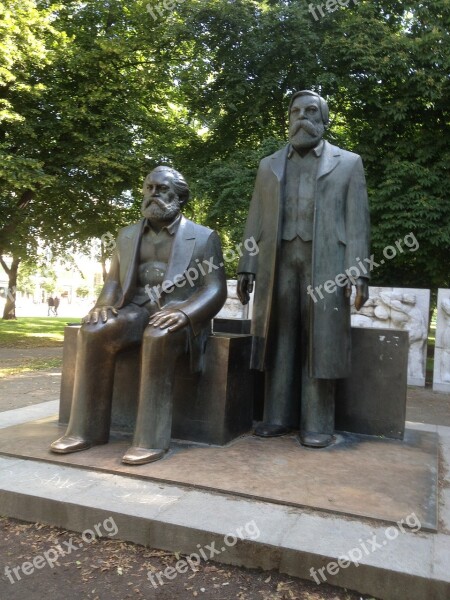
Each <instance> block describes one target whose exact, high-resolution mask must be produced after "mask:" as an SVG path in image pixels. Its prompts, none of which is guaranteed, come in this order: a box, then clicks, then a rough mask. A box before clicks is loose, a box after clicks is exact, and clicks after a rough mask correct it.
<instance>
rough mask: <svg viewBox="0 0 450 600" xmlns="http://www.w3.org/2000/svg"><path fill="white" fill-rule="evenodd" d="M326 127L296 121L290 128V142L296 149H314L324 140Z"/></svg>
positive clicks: (309, 122)
mask: <svg viewBox="0 0 450 600" xmlns="http://www.w3.org/2000/svg"><path fill="white" fill-rule="evenodd" d="M324 132H325V127H324V125H323V124H322V123H317V124H316V123H311V121H306V120H302V121H295V123H293V124H292V125H291V126H290V127H289V140H290V142H291V144H292V145H293V146H294V148H300V149H305V148H314V146H317V144H318V143H319V142H320V140H321V139H322V136H323V134H324Z"/></svg>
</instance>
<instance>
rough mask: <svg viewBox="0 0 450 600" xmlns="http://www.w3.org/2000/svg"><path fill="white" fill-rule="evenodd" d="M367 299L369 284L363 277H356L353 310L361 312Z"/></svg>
mask: <svg viewBox="0 0 450 600" xmlns="http://www.w3.org/2000/svg"><path fill="white" fill-rule="evenodd" d="M368 298H369V283H368V281H367V279H366V278H365V277H358V279H357V280H356V298H355V308H356V310H361V308H362V307H363V306H364V304H365V303H366V302H367V300H368Z"/></svg>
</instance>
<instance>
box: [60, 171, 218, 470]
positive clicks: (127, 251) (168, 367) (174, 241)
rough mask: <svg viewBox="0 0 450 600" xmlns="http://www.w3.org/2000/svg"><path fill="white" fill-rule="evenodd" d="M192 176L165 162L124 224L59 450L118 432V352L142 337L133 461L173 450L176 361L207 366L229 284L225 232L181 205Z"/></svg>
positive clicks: (86, 323)
mask: <svg viewBox="0 0 450 600" xmlns="http://www.w3.org/2000/svg"><path fill="white" fill-rule="evenodd" d="M188 199H189V188H188V185H187V183H186V181H185V179H184V177H183V176H182V175H181V174H180V173H178V172H177V171H175V170H174V169H172V168H170V167H161V166H160V167H157V168H156V169H154V170H153V171H152V172H151V173H150V174H149V175H148V176H147V178H146V179H145V182H144V200H143V202H142V208H141V211H142V215H143V219H142V220H141V221H140V222H138V223H134V224H132V225H129V226H128V227H124V228H123V229H121V230H120V232H119V235H118V238H117V242H116V249H115V254H114V256H113V258H112V262H111V268H110V270H109V274H108V277H107V279H106V281H105V284H104V286H103V289H102V291H101V293H100V296H99V298H98V300H97V302H96V305H95V307H94V308H93V309H92V310H91V311H90V312H89V314H88V315H87V316H86V317H85V318H84V319H83V323H82V326H81V328H80V331H79V334H78V340H77V359H76V368H75V382H74V392H73V399H72V410H71V414H70V420H69V424H68V427H67V430H66V433H65V435H64V436H63V437H61V438H59V439H58V440H56V441H55V442H53V443H52V444H51V446H50V449H51V450H52V451H53V452H56V453H60V454H66V453H69V452H77V451H79V450H85V449H87V448H90V447H91V446H93V445H97V444H105V443H107V442H108V439H109V429H110V420H111V401H112V391H113V383H114V367H115V360H116V356H117V354H118V352H120V351H121V350H124V349H125V348H128V347H131V346H133V345H137V344H140V343H141V342H142V352H141V375H140V387H139V398H138V412H137V420H136V427H135V432H134V439H133V443H132V447H131V448H130V449H129V450H128V451H127V452H126V454H125V455H124V457H123V459H122V460H123V462H124V463H127V464H133V465H136V464H144V463H148V462H152V461H155V460H158V459H160V458H162V457H163V456H164V454H165V452H167V450H168V449H169V445H170V438H171V425H172V398H173V387H174V380H175V377H176V363H177V360H178V359H179V358H180V357H181V356H182V355H188V356H189V359H190V366H191V370H192V371H193V372H198V371H200V370H201V368H202V358H203V355H204V350H205V345H206V340H207V337H208V334H209V333H210V331H211V319H212V318H213V317H214V316H215V315H216V314H217V313H218V312H219V310H220V309H221V308H222V306H223V304H224V302H225V299H226V296H227V286H226V278H225V272H224V265H223V257H222V250H221V245H220V240H219V237H218V235H217V233H215V232H214V231H212V230H210V229H208V228H207V227H203V226H202V225H198V224H197V223H194V222H193V221H190V220H189V219H186V218H185V217H184V216H183V215H182V214H181V208H182V207H183V206H184V205H185V204H186V202H187V201H188Z"/></svg>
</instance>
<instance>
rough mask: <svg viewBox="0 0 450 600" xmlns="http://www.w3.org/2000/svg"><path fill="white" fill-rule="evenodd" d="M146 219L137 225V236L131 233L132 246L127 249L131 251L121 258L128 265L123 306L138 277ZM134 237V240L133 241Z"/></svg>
mask: <svg viewBox="0 0 450 600" xmlns="http://www.w3.org/2000/svg"><path fill="white" fill-rule="evenodd" d="M145 221H146V220H145V219H141V221H140V222H139V223H137V235H135V234H133V233H131V232H130V234H128V235H127V237H128V238H131V239H130V244H129V246H128V248H127V250H128V249H129V251H128V252H127V251H126V254H125V256H124V255H123V252H122V255H121V257H120V259H121V261H123V262H125V264H126V265H127V266H126V268H125V273H126V275H125V279H124V281H123V284H122V290H123V296H122V304H123V302H124V301H125V298H126V297H127V294H128V292H129V291H130V288H131V287H132V285H133V284H134V281H133V280H134V278H135V276H136V271H137V264H138V259H139V250H140V247H141V240H142V233H143V231H144V226H145ZM133 237H134V239H133Z"/></svg>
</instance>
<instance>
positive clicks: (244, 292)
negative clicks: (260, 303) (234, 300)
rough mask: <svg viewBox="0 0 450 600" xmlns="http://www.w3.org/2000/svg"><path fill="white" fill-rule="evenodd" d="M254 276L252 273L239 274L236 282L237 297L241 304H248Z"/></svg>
mask: <svg viewBox="0 0 450 600" xmlns="http://www.w3.org/2000/svg"><path fill="white" fill-rule="evenodd" d="M254 283H255V276H254V275H253V273H239V275H238V282H237V295H238V298H239V300H240V301H241V303H242V304H244V305H245V304H248V301H249V300H250V294H251V293H252V292H253V285H254Z"/></svg>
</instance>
